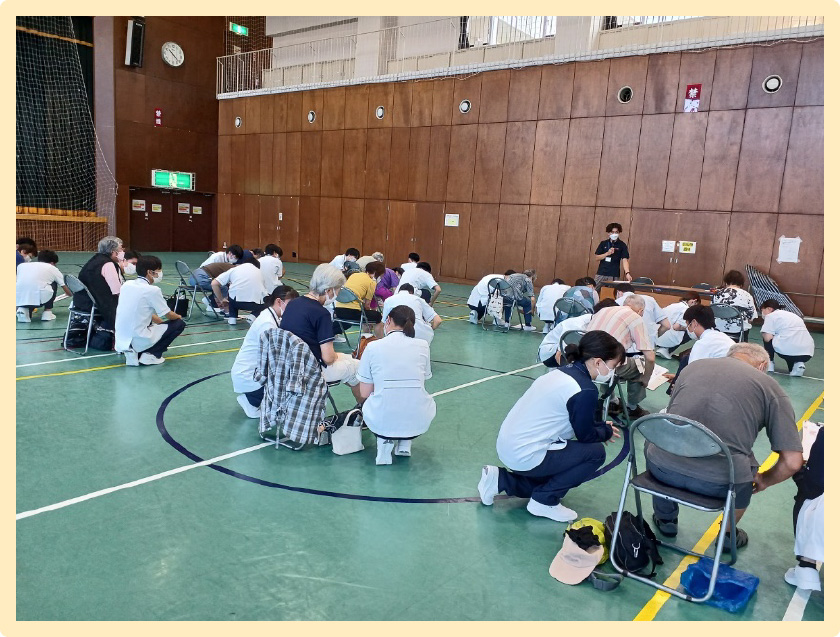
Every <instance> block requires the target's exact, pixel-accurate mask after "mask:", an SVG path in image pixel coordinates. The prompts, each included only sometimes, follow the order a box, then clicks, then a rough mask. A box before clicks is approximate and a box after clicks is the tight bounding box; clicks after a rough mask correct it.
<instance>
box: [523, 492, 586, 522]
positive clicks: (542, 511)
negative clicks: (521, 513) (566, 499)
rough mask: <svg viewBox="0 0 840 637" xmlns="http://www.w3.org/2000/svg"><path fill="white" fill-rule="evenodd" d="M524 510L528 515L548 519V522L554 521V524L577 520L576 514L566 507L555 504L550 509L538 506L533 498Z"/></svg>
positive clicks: (541, 505)
mask: <svg viewBox="0 0 840 637" xmlns="http://www.w3.org/2000/svg"><path fill="white" fill-rule="evenodd" d="M525 508H526V509H528V513H530V514H531V515H536V516H537V517H541V518H548V519H549V520H554V521H555V522H571V521H572V520H574V519H575V518H577V513H575V512H574V511H572V510H571V509H569V508H567V507H564V506H563V505H562V504H557V505H555V506H553V507H552V506H548V505H547V504H540V503H539V502H537V501H536V500H534V499H533V498H532V499H530V500H528V506H527V507H525Z"/></svg>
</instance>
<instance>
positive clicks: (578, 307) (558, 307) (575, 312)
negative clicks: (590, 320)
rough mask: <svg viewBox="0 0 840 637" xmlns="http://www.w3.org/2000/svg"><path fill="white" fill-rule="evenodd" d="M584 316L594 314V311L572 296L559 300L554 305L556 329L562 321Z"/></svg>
mask: <svg viewBox="0 0 840 637" xmlns="http://www.w3.org/2000/svg"><path fill="white" fill-rule="evenodd" d="M584 314H592V310H590V309H589V308H588V307H586V306H585V305H584V304H583V303H581V302H580V301H578V300H577V299H576V298H574V297H571V296H564V297H563V298H560V299H557V301H556V302H555V303H554V326H555V327H556V326H557V325H558V324H559V323H560V322H561V321H565V320H566V319H567V318H573V317H575V316H583V315H584Z"/></svg>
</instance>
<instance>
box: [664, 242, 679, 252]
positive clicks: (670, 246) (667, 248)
mask: <svg viewBox="0 0 840 637" xmlns="http://www.w3.org/2000/svg"><path fill="white" fill-rule="evenodd" d="M676 248H677V242H676V241H662V252H673V251H674V250H676Z"/></svg>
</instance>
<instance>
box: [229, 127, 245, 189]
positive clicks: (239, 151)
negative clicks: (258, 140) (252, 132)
mask: <svg viewBox="0 0 840 637" xmlns="http://www.w3.org/2000/svg"><path fill="white" fill-rule="evenodd" d="M247 154H248V139H247V137H245V136H244V135H234V136H232V138H231V140H230V188H231V192H235V193H243V192H245V171H246V170H247V165H246V156H247Z"/></svg>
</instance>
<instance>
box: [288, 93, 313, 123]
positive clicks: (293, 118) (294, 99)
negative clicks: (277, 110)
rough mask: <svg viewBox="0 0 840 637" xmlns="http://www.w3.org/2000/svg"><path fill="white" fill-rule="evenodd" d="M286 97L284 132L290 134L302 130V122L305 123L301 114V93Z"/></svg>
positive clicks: (289, 94) (290, 94)
mask: <svg viewBox="0 0 840 637" xmlns="http://www.w3.org/2000/svg"><path fill="white" fill-rule="evenodd" d="M286 95H287V97H286V131H287V132H290V133H291V132H296V131H300V130H303V122H305V121H306V120H305V119H304V115H303V113H302V111H303V93H299V92H295V93H287V94H286ZM307 125H308V123H307Z"/></svg>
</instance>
